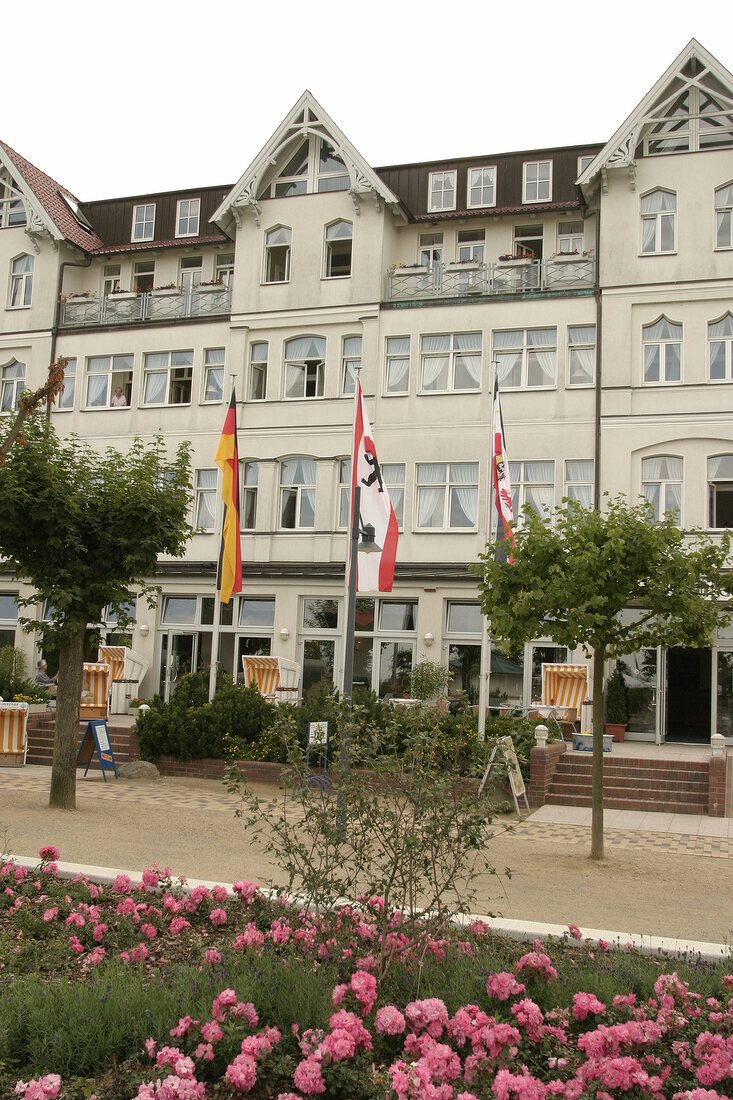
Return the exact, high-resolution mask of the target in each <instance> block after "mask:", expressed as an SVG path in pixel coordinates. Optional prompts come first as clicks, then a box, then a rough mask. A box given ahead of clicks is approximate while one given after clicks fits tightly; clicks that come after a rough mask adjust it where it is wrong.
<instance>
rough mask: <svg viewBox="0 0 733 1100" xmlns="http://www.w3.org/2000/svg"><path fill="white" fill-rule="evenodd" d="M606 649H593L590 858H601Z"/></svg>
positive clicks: (603, 647)
mask: <svg viewBox="0 0 733 1100" xmlns="http://www.w3.org/2000/svg"><path fill="white" fill-rule="evenodd" d="M605 660H606V649H605V646H602V647H601V648H600V649H594V650H593V809H592V812H591V829H590V858H591V859H603V666H604V664H605Z"/></svg>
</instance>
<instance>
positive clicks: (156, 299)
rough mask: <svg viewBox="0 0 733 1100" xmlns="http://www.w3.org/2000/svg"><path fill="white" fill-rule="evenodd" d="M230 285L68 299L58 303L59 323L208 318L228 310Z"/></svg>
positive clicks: (95, 323)
mask: <svg viewBox="0 0 733 1100" xmlns="http://www.w3.org/2000/svg"><path fill="white" fill-rule="evenodd" d="M231 307H232V293H231V287H228V286H195V287H192V288H191V289H190V290H189V289H186V290H179V289H178V288H177V287H175V288H171V289H170V290H167V289H166V290H147V291H144V292H142V293H139V294H138V293H134V292H132V291H131V292H129V293H118V294H106V295H104V296H103V297H101V298H83V297H79V298H73V297H72V298H67V299H66V301H65V302H62V303H61V324H62V325H64V326H76V325H129V324H134V323H135V322H137V321H173V320H177V319H179V318H181V317H211V316H215V315H217V314H222V313H230V312H231Z"/></svg>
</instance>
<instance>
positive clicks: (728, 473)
mask: <svg viewBox="0 0 733 1100" xmlns="http://www.w3.org/2000/svg"><path fill="white" fill-rule="evenodd" d="M708 501H709V519H708V523H709V525H710V527H713V528H715V527H717V528H721V527H733V455H711V456H710V458H709V459H708Z"/></svg>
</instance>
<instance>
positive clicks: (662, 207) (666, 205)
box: [641, 191, 677, 214]
mask: <svg viewBox="0 0 733 1100" xmlns="http://www.w3.org/2000/svg"><path fill="white" fill-rule="evenodd" d="M676 209H677V195H676V194H675V193H674V191H652V192H651V194H649V195H642V198H641V212H642V214H660V213H662V212H663V211H666V210H676Z"/></svg>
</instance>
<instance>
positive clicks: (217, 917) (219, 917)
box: [209, 909, 227, 925]
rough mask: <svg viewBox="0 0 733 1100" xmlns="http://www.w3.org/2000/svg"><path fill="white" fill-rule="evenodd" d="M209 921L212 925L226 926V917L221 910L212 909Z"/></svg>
mask: <svg viewBox="0 0 733 1100" xmlns="http://www.w3.org/2000/svg"><path fill="white" fill-rule="evenodd" d="M209 920H210V921H211V923H212V924H217V925H219V924H226V922H227V915H226V913H225V911H224V910H223V909H212V910H211V913H210V914H209Z"/></svg>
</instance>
